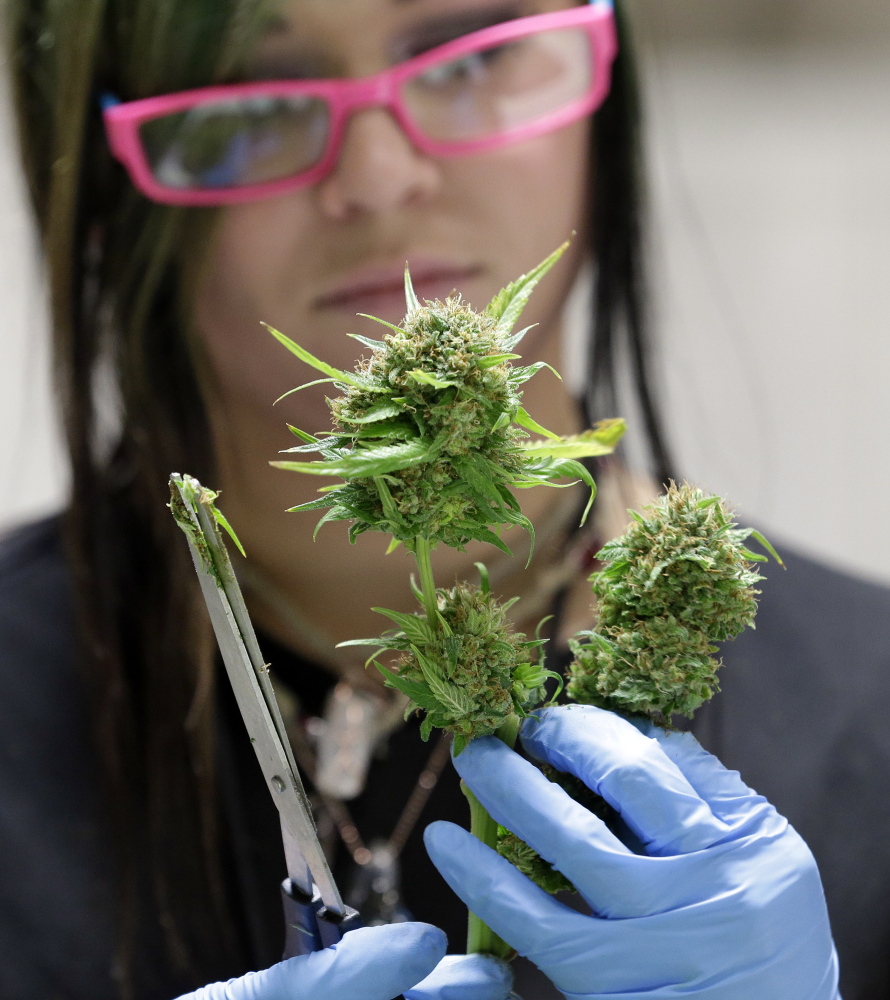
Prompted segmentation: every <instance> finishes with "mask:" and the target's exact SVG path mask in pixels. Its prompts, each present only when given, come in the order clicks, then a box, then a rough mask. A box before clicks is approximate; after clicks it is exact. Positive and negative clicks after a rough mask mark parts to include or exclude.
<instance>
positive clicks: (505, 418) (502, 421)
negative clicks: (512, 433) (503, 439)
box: [491, 410, 513, 434]
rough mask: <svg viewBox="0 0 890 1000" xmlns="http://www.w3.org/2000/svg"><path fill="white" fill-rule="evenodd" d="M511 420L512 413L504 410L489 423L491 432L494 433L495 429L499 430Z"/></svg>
mask: <svg viewBox="0 0 890 1000" xmlns="http://www.w3.org/2000/svg"><path fill="white" fill-rule="evenodd" d="M512 421H513V417H512V415H511V414H510V413H509V411H507V410H504V412H503V413H502V414H501V415H500V416H499V417H498V418H497V420H495V422H494V423H493V424H492V425H491V433H492V434H494V432H495V431H499V430H500V429H501V428H502V427H506V426H507V425H508V424H510V423H512Z"/></svg>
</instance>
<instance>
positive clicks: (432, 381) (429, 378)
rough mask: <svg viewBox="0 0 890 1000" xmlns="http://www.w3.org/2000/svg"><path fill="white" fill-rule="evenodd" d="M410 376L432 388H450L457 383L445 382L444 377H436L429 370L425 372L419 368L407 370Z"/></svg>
mask: <svg viewBox="0 0 890 1000" xmlns="http://www.w3.org/2000/svg"><path fill="white" fill-rule="evenodd" d="M408 375H409V377H410V378H413V379H414V381H415V382H422V383H423V384H424V385H431V386H432V387H433V388H434V389H450V388H453V387H454V386H456V385H457V382H446V381H445V379H441V378H436V376H435V375H431V374H430V373H429V372H425V371H423V370H421V369H420V368H415V369H413V370H412V371H410V372H408Z"/></svg>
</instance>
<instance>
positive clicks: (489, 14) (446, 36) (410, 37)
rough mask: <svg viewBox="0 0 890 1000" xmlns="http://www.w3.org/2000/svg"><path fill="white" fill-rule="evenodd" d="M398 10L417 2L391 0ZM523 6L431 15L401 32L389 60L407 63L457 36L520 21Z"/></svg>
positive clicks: (511, 2)
mask: <svg viewBox="0 0 890 1000" xmlns="http://www.w3.org/2000/svg"><path fill="white" fill-rule="evenodd" d="M394 2H395V3H396V4H397V5H398V6H409V5H411V4H415V3H417V2H418V0H394ZM525 7H526V4H525V3H523V2H521V0H502V2H499V3H494V4H491V5H489V6H486V7H485V8H483V9H481V10H480V9H476V10H463V11H456V12H454V13H451V14H440V15H433V16H431V17H428V18H425V19H423V20H422V21H420V22H419V23H417V24H415V25H412V26H411V27H408V28H406V29H405V31H404V33H403V34H402V37H401V38H397V39H396V41H395V43H394V45H393V46H392V51H391V56H392V57H393V58H394V59H395V60H396V61H400V60H402V59H408V58H410V57H411V56H414V55H418V54H419V53H421V52H425V51H427V50H429V49H433V48H435V47H436V46H437V45H444V44H445V42H450V41H452V40H453V39H455V38H460V37H461V35H469V34H470V33H471V32H474V31H481V30H482V29H483V28H490V27H491V26H492V25H495V24H502V23H503V22H504V21H514V20H515V19H516V18H518V17H522V16H523V14H524V13H526V12H527V11H526V10H525Z"/></svg>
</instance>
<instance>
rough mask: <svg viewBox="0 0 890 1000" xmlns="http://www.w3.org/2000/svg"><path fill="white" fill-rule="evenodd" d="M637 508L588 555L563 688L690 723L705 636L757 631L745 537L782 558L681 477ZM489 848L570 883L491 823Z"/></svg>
mask: <svg viewBox="0 0 890 1000" xmlns="http://www.w3.org/2000/svg"><path fill="white" fill-rule="evenodd" d="M644 510H645V512H646V514H642V513H637V512H636V511H629V512H628V513H629V514H630V516H631V524H630V526H629V528H628V529H627V531H626V532H625V534H623V535H622V536H621V537H619V538H616V539H614V540H613V541H611V542H608V543H607V544H606V545H605V546H603V548H602V549H601V550H600V551H599V552H598V553H597V559H599V560H601V561H602V562H603V563H604V564H605V565H604V566H603V568H602V569H601V570H599V571H598V572H596V573H594V574H593V576H591V578H590V579H591V583H592V585H593V592H594V594H595V595H596V597H597V602H598V621H597V625H596V627H595V628H594V629H592V630H591V631H589V632H581V633H579V634H578V635H577V636H575V637H574V638H573V639H571V640H570V641H569V646H570V648H571V650H572V652H573V653H574V660H573V662H572V664H571V666H570V668H569V682H568V685H567V688H566V693H567V695H568V698H569V699H570V700H571V701H575V702H579V703H581V704H588V705H597V706H599V707H601V708H608V709H616V710H618V711H622V712H627V713H629V714H631V715H647V716H650V717H651V718H653V719H654V720H655V721H657V722H659V723H661V724H667V725H670V719H671V716H672V715H674V714H678V713H680V714H683V715H686V716H688V717H690V718H691V717H692V715H693V713H694V712H695V710H696V709H697V708H698V707H699V706H701V705H702V704H703V703H704V702H705V701H707V700H708V699H709V698H711V697H712V696H713V695H714V694H715V693H716V692H717V691H718V690H719V685H718V682H717V670H718V668H719V667H720V661H719V660H718V659H716V658H715V656H714V655H713V654H714V653H716V652H717V648H718V647H717V646H716V645H714V643H716V642H723V641H725V640H727V639H731V638H734V637H735V636H736V635H738V634H739V633H740V632H742V631H743V630H744V629H745V628H749V627H750V628H753V627H754V616H755V614H756V612H757V594H758V593H759V591H758V590H756V589H755V588H756V584H757V583H759V582H760V581H761V580H762V579H763V577H762V576H760V574H759V573H757V572H756V570H755V569H754V564H755V563H760V562H765V561H766V559H767V556H765V555H761V554H759V553H755V552H752V551H751V550H750V549H748V548H747V546H746V545H745V542H746V541H747V539H748V538H752V537H753V538H754V539H755V540H756V541H758V542H759V543H760V544H761V545H762V546H763V547H764V548H765V549H766V550H767V552H769V553H770V555H772V556H773V557H774V558H775V559H776V560H777V561H778V562H779V563H780V564H781V562H782V561H781V559H780V558H779V556H778V554H777V553H776V551H775V549H774V548H773V547H772V545H770V543H769V542H768V541H767V540H766V539H765V538H764V537H763V535H762V534H761V533H760V532H759V531H755V530H754V529H753V528H739V527H737V526H736V524H735V522H734V521H733V519H732V515H731V513H730V511H729V510H728V509H727V507H726V505H725V504H724V502H723V501H722V500H721V499H720V497H717V496H708V495H706V494H705V493H703V492H702V491H701V490H698V489H695V488H694V487H692V486H690V485H689V484H688V483H684V484H683V485H682V486H677V485H675V484H674V483H671V484H670V486H669V488H668V490H667V492H666V493H665V494H664V495H663V496H661V497H660V498H659V499H658V500H657V501H656V502H655V503H653V504H651V505H650V506H649V507H646V508H644ZM548 777H550V779H551V780H552V781H557V782H558V783H559V784H561V785H562V786H563V788H565V790H566V791H567V792H568V793H569V794H570V795H571V796H572V797H573V798H575V799H577V800H578V801H580V802H582V803H583V804H584V805H585V806H587V807H588V808H589V809H591V810H592V811H594V812H596V813H597V814H598V815H600V816H601V817H602V818H603V819H605V820H606V821H607V822H608V821H609V819H610V816H609V810H608V807H607V806H606V804H605V802H603V800H602V799H599V797H598V796H595V795H593V793H592V792H590V791H589V790H588V789H587V788H586V787H585V786H583V785H582V784H581V783H580V782H579V781H577V779H574V778H573V777H572V776H571V775H564V774H560V773H559V772H554V771H552V770H551V771H550V772H548ZM497 848H498V851H499V853H500V854H501V855H502V856H503V857H505V858H507V859H508V860H509V861H512V862H513V864H515V865H516V867H517V868H519V869H520V871H522V872H524V873H525V874H526V875H528V876H529V878H531V879H532V880H533V881H535V882H536V883H537V884H538V885H539V886H540V887H541V888H542V889H544V890H545V891H547V892H560V891H563V890H568V889H572V888H573V886H572V885H571V883H570V882H569V881H568V879H566V878H565V877H564V876H563V875H562V874H561V873H560V872H558V871H556V870H555V869H553V867H552V866H551V865H550V864H548V862H547V861H545V860H544V859H543V858H541V857H540V856H539V855H538V854H537V853H536V852H535V851H534V850H532V848H530V847H529V846H528V845H527V844H525V843H523V841H521V840H520V839H519V838H518V837H516V836H515V835H514V834H512V833H510V832H509V831H508V830H504V829H503V828H501V829H500V830H499V836H498V845H497Z"/></svg>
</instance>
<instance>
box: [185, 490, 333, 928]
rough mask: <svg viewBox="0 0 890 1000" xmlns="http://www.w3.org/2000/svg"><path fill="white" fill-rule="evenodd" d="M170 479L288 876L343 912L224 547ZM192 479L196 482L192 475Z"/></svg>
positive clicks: (200, 506)
mask: <svg viewBox="0 0 890 1000" xmlns="http://www.w3.org/2000/svg"><path fill="white" fill-rule="evenodd" d="M171 478H172V482H173V483H174V485H175V486H176V487H177V490H178V491H179V494H180V496H181V497H182V500H183V503H184V504H185V507H186V509H187V511H188V513H189V514H190V519H191V521H192V522H193V524H192V525H191V526H190V530H187V531H186V535H187V537H188V542H189V549H190V551H191V554H192V561H193V562H194V564H195V570H196V571H197V573H198V579H199V581H200V584H201V591H202V593H203V595H204V601H205V603H206V604H207V610H208V612H209V614H210V620H211V622H212V624H213V630H214V633H215V634H216V639H217V642H218V643H219V648H220V652H221V653H222V658H223V662H224V663H225V666H226V672H227V674H228V676H229V680H230V682H231V684H232V690H233V691H234V693H235V699H236V701H237V702H238V707H239V709H240V710H241V715H242V718H243V719H244V724H245V726H246V727H247V732H248V735H249V736H250V741H251V743H252V744H253V748H254V751H255V752H256V755H257V760H258V761H259V763H260V767H261V768H262V771H263V775H264V777H265V779H266V784H267V786H268V788H269V790H270V792H271V794H272V800H273V801H274V803H275V805H276V807H277V808H278V811H279V812H280V814H281V822H282V835H283V842H284V850H285V859H286V861H287V868H288V875H289V877H290V879H291V881H292V882H294V884H295V885H297V886H298V887H299V888H300V889H301V890H302V891H303V892H305V893H306V894H307V895H309V896H311V895H312V882H313V881H314V882H315V884H316V885H317V886H318V889H319V892H320V893H321V897H322V899H323V901H324V903H325V905H326V906H328V907H329V908H330V909H331V910H332V911H334V912H335V913H338V914H340V913H343V912H344V906H343V900H342V898H341V896H340V892H339V890H338V889H337V885H336V883H335V881H334V877H333V875H332V874H331V870H330V867H329V866H328V863H327V859H326V858H325V856H324V852H323V851H322V848H321V844H320V843H319V840H318V836H317V834H316V832H315V823H314V821H313V819H312V811H311V808H310V806H309V800H308V799H307V797H306V791H305V789H304V788H303V782H302V780H301V779H300V773H299V771H298V770H297V766H296V763H295V761H294V758H293V751H292V750H291V747H290V741H289V740H288V737H287V732H286V730H285V727H284V721H283V720H282V718H281V711H280V709H279V707H278V702H277V700H276V698H275V693H274V691H273V690H272V683H271V680H270V678H269V667H268V664H265V663H264V662H263V658H262V654H261V653H260V649H259V645H258V643H257V641H256V635H255V633H254V630H253V626H252V624H251V622H250V616H249V615H248V612H247V607H246V605H245V603H244V597H243V595H242V594H241V588H240V587H239V586H238V581H237V580H236V579H235V573H234V571H233V569H232V565H231V562H230V561H229V555H228V552H227V551H226V549H225V546H224V545H223V543H222V540H221V538H220V537H219V532H218V529H217V527H216V523H215V521H214V520H213V515H212V514H211V513H210V511H209V510H208V505H207V504H205V503H201V502H199V501H197V500H190V498H189V495H188V493H192V492H194V491H193V490H191V489H190V490H189V491H188V493H187V492H186V491H185V490H184V483H183V481H182V479H181V477H179V476H173V477H171ZM192 484H195V485H197V486H198V489H200V484H197V481H196V480H192V481H191V483H190V484H189V485H190V486H191V485H192ZM180 523H181V522H180ZM195 530H196V531H197V534H195Z"/></svg>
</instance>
